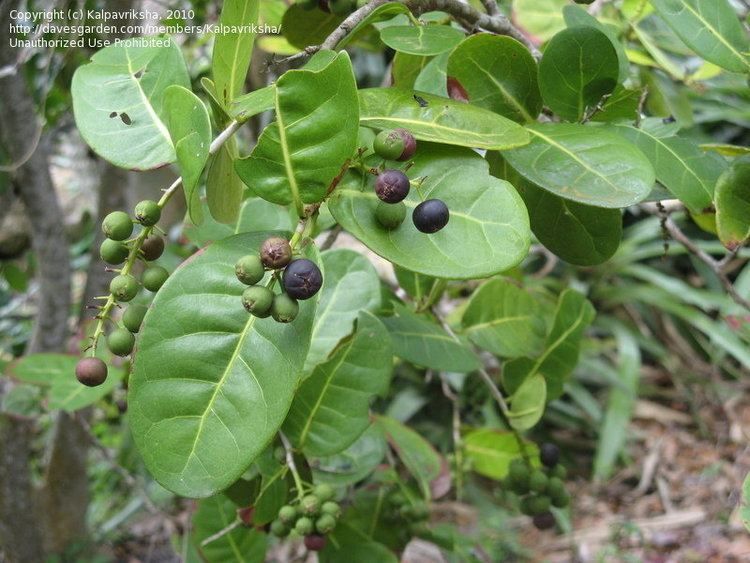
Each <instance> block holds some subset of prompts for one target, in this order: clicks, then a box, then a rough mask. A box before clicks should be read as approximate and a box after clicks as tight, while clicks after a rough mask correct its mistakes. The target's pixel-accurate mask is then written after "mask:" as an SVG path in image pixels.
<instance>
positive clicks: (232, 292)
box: [128, 233, 315, 497]
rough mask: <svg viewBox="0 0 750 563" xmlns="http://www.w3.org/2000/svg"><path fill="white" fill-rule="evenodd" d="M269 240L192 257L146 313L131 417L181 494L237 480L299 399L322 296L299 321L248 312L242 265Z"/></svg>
mask: <svg viewBox="0 0 750 563" xmlns="http://www.w3.org/2000/svg"><path fill="white" fill-rule="evenodd" d="M267 237H268V233H250V234H246V235H238V236H234V237H231V238H228V239H224V240H222V241H219V242H216V243H214V244H213V245H211V246H209V247H208V248H207V249H206V250H205V251H203V252H202V253H199V254H197V255H195V256H194V257H193V258H191V260H189V261H187V262H185V263H183V265H182V266H180V267H179V268H178V269H177V270H175V272H174V273H173V274H172V275H171V276H170V277H169V279H168V280H167V282H166V284H164V286H163V287H162V288H161V289H160V290H159V292H158V293H157V295H156V297H155V298H154V302H153V304H152V306H151V308H150V309H149V312H148V314H147V315H146V318H145V319H144V323H143V328H142V329H141V332H140V334H139V337H138V352H137V354H136V358H135V363H134V368H133V374H132V376H131V378H130V388H129V395H128V406H129V415H130V423H131V426H132V430H133V436H134V438H135V443H136V446H137V447H138V449H139V451H140V453H141V455H142V456H143V459H144V462H145V464H146V467H147V468H148V469H149V470H150V471H151V473H152V474H153V475H154V477H155V478H156V479H157V481H159V482H160V483H161V484H162V485H164V486H165V487H166V488H168V489H169V490H171V491H174V492H175V493H177V494H180V495H183V496H191V497H205V496H209V495H211V494H214V493H216V492H217V491H220V490H222V489H224V488H226V487H227V486H228V485H230V484H231V483H233V482H234V481H236V480H237V478H238V477H239V476H240V475H241V474H242V473H243V472H244V471H245V470H246V469H247V467H248V466H249V465H250V463H251V462H252V461H253V459H254V458H255V457H256V456H257V455H258V454H259V453H260V452H261V451H263V449H264V448H265V446H266V444H267V443H268V441H269V440H270V439H271V438H272V437H273V436H274V434H275V433H276V431H277V430H278V428H279V427H280V426H281V423H282V421H283V420H284V418H285V416H286V413H287V411H288V409H289V406H290V405H291V402H292V398H293V395H294V389H295V387H296V385H297V383H298V379H299V375H300V372H301V370H302V365H303V363H304V360H305V356H306V355H307V349H308V347H309V344H310V335H311V331H312V322H313V318H314V316H315V300H308V301H304V302H302V303H300V313H299V316H298V317H297V318H296V319H295V321H294V322H293V323H289V324H281V323H277V322H276V321H274V320H273V319H271V318H267V319H259V318H257V317H253V316H250V315H248V314H247V312H246V311H245V310H244V308H243V307H242V304H241V301H240V296H241V294H242V291H243V289H244V286H243V285H242V284H241V283H239V282H238V281H237V279H236V278H235V275H234V263H235V262H236V261H237V259H238V258H239V257H240V256H242V255H244V254H246V253H247V251H248V249H251V248H258V247H259V246H260V244H261V243H262V242H263V241H264V240H265V239H266V238H267ZM306 248H307V249H308V252H310V253H314V246H313V245H307V247H306Z"/></svg>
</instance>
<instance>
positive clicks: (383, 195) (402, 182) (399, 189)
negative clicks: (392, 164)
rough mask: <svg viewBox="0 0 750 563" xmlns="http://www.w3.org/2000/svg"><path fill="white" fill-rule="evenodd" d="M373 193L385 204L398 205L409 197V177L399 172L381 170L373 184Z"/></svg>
mask: <svg viewBox="0 0 750 563" xmlns="http://www.w3.org/2000/svg"><path fill="white" fill-rule="evenodd" d="M375 193H376V194H378V197H379V198H380V199H381V200H383V201H384V202H386V203H398V202H399V201H402V200H403V199H404V198H405V197H406V196H407V195H409V177H408V176H407V175H406V174H404V173H403V172H401V170H383V171H382V172H381V173H380V174H378V179H377V181H376V182H375Z"/></svg>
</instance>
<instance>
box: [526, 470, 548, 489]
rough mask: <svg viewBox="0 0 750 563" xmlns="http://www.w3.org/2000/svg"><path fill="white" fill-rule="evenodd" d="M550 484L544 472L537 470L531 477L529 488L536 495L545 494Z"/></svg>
mask: <svg viewBox="0 0 750 563" xmlns="http://www.w3.org/2000/svg"><path fill="white" fill-rule="evenodd" d="M548 482H549V479H548V478H547V476H546V475H545V474H544V472H543V471H539V470H538V469H537V470H536V471H534V472H533V473H532V474H531V477H529V488H530V489H531V490H532V491H534V492H536V493H543V492H544V491H546V490H547V483H548Z"/></svg>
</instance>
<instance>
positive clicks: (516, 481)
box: [507, 458, 529, 495]
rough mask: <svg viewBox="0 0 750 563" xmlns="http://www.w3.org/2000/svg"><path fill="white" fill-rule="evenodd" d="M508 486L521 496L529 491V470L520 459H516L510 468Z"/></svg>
mask: <svg viewBox="0 0 750 563" xmlns="http://www.w3.org/2000/svg"><path fill="white" fill-rule="evenodd" d="M507 480H508V485H509V486H510V488H511V490H512V491H513V492H515V493H518V494H519V495H522V494H524V493H527V492H528V491H529V470H528V467H527V466H526V464H525V463H524V461H523V460H522V459H520V458H518V459H514V460H513V461H512V462H511V463H510V466H509V467H508V479H507Z"/></svg>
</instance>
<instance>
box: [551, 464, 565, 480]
mask: <svg viewBox="0 0 750 563" xmlns="http://www.w3.org/2000/svg"><path fill="white" fill-rule="evenodd" d="M550 475H552V476H553V477H557V478H558V479H562V480H563V481H564V480H565V478H566V477H567V476H568V470H567V469H565V466H564V465H560V464H559V463H558V464H557V465H555V466H554V467H553V468H552V471H550Z"/></svg>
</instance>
